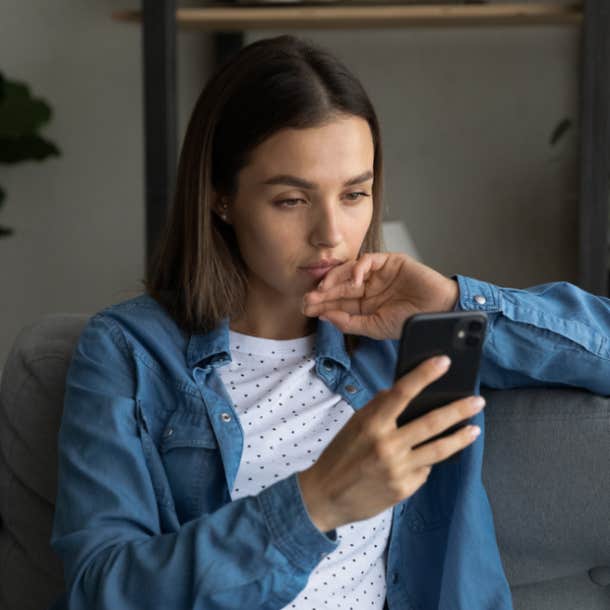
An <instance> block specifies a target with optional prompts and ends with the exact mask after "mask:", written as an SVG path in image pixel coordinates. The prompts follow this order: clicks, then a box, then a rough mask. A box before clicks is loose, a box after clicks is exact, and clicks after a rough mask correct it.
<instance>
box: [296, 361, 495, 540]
mask: <svg viewBox="0 0 610 610" xmlns="http://www.w3.org/2000/svg"><path fill="white" fill-rule="evenodd" d="M441 358H442V357H437V358H430V359H428V360H425V361H424V362H422V363H421V364H420V365H419V366H417V367H416V368H414V369H413V370H412V371H410V372H409V373H407V374H406V375H404V376H403V377H400V378H399V379H398V380H397V381H396V382H395V383H394V385H393V386H392V387H390V388H389V389H387V390H382V391H381V392H379V393H378V394H377V395H376V396H375V397H374V398H373V399H372V400H371V401H370V402H369V403H368V404H366V405H365V406H364V407H363V408H362V409H360V410H359V411H357V412H356V413H355V414H354V415H352V417H351V418H350V419H349V421H348V422H347V423H346V424H345V426H344V427H343V428H342V429H341V430H340V431H339V432H338V433H337V435H336V436H335V437H334V438H333V440H332V441H331V442H330V443H329V444H328V446H327V447H326V448H325V449H324V451H323V452H322V453H321V455H320V457H319V458H318V460H317V461H316V462H315V463H314V464H313V465H312V466H311V467H310V468H308V469H307V470H304V471H302V472H299V473H298V481H299V486H300V488H301V493H302V495H303V500H304V502H305V505H306V507H307V511H308V513H309V516H310V518H311V520H312V521H313V522H314V523H315V525H316V526H317V527H318V529H319V530H320V531H323V532H327V531H330V530H332V529H334V528H336V527H339V526H341V525H344V524H347V523H352V522H353V521H360V520H362V519H369V518H371V517H373V516H375V515H377V514H379V513H380V512H382V511H384V510H385V509H387V508H389V507H390V506H394V504H396V503H398V502H400V501H401V500H404V499H405V498H407V497H409V496H411V495H413V494H414V493H415V492H416V491H417V490H418V489H419V487H421V486H422V485H423V484H424V483H425V482H426V480H427V478H428V475H429V474H430V471H431V470H432V466H433V465H434V464H435V463H437V462H442V461H443V460H445V459H446V458H448V457H449V456H451V455H453V454H454V453H456V452H458V451H460V450H461V449H463V448H464V447H466V446H467V445H469V444H470V443H472V442H473V441H474V440H475V438H476V437H474V436H472V435H471V433H470V432H471V431H470V427H469V426H465V427H463V428H460V429H459V430H457V431H456V432H454V433H453V434H451V435H449V436H447V437H444V438H440V439H438V440H436V441H433V442H429V443H426V444H425V445H422V446H421V447H417V449H413V447H414V446H417V445H419V444H420V443H424V442H425V441H426V440H427V439H430V438H432V437H434V436H436V435H437V434H439V433H441V432H442V431H444V430H446V429H447V428H449V427H451V426H452V425H453V424H455V423H457V422H460V421H462V420H464V419H468V418H470V417H472V416H473V415H474V414H475V413H478V412H479V411H480V410H481V409H482V408H483V406H484V402H483V405H482V406H481V407H478V408H477V407H475V406H474V401H475V400H476V399H481V400H482V397H480V396H477V397H473V396H469V397H467V398H464V399H461V400H456V401H455V402H452V403H449V404H448V405H446V406H444V407H440V408H437V409H434V410H432V411H430V412H429V413H426V415H422V416H421V417H418V418H417V419H415V420H413V421H411V422H409V423H408V424H405V425H404V426H401V427H400V428H399V427H397V425H396V419H397V418H398V416H399V415H400V414H401V413H402V412H403V410H404V409H405V406H406V405H408V403H409V402H410V401H411V400H413V398H414V397H415V396H417V395H418V394H419V393H420V392H421V391H422V390H423V389H424V388H425V387H426V386H428V385H430V384H431V383H432V382H433V381H435V380H436V379H438V378H439V377H442V376H443V375H444V374H445V373H446V372H447V370H448V367H441V368H439V366H438V364H437V363H438V362H439V360H441Z"/></svg>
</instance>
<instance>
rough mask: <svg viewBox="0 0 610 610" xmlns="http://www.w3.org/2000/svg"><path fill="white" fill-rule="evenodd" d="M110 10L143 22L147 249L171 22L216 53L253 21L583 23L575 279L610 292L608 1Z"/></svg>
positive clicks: (168, 0)
mask: <svg viewBox="0 0 610 610" xmlns="http://www.w3.org/2000/svg"><path fill="white" fill-rule="evenodd" d="M113 19H115V20H117V21H124V22H140V23H142V26H143V51H144V104H145V124H146V126H145V138H146V238H147V241H146V253H147V262H150V256H151V254H152V249H153V246H154V244H155V242H156V240H157V238H158V235H159V233H160V229H161V227H162V225H163V222H164V220H165V210H166V208H167V205H168V202H169V201H170V198H171V195H172V192H173V188H174V182H175V173H176V159H177V153H176V151H177V145H176V117H175V114H176V112H175V110H176V100H175V97H176V91H175V74H176V40H175V37H176V27H177V26H179V27H184V28H191V29H200V30H203V31H212V32H215V33H216V34H215V36H214V40H215V49H216V62H217V63H221V62H222V61H224V59H225V58H227V57H228V56H230V55H231V54H233V53H234V52H235V51H237V50H238V49H239V48H240V47H241V46H242V44H243V31H245V30H249V29H278V30H289V29H298V28H307V29H377V28H409V27H443V28H447V27H464V26H468V27H486V26H498V25H502V26H518V27H525V26H533V25H538V26H540V25H548V26H564V27H578V28H582V34H583V35H582V58H581V59H582V61H581V65H582V73H581V111H580V125H581V131H582V133H581V136H582V137H581V143H582V144H581V199H580V217H579V219H580V226H579V277H578V284H579V285H580V286H581V288H584V289H585V290H588V291H590V292H593V293H595V294H602V295H608V294H609V293H608V287H609V284H610V281H609V279H610V278H609V271H608V264H607V259H608V235H607V226H608V175H609V172H608V143H609V140H610V137H609V136H610V134H609V133H608V128H609V125H610V121H609V120H608V119H609V110H610V109H609V104H610V95H609V93H610V74H609V70H610V61H609V58H610V2H608V0H585V1H584V2H580V3H571V4H557V3H549V2H546V3H544V2H538V3H527V4H520V3H516V2H510V3H509V2H506V3H494V4H465V5H449V4H448V5H428V6H425V5H419V6H417V5H412V4H411V5H404V4H397V3H391V2H389V3H383V2H379V3H374V2H373V3H371V4H369V5H365V4H362V3H358V2H354V3H329V4H321V3H317V4H309V5H304V4H299V5H295V4H289V5H281V6H278V5H273V6H270V5H261V6H240V5H239V4H234V5H224V6H221V5H208V6H204V7H201V8H178V9H177V8H176V0H142V10H141V11H119V12H115V13H113Z"/></svg>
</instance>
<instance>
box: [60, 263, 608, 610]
mask: <svg viewBox="0 0 610 610" xmlns="http://www.w3.org/2000/svg"><path fill="white" fill-rule="evenodd" d="M453 277H454V278H455V279H456V280H457V282H458V284H459V288H460V299H459V303H458V305H457V306H456V309H463V310H480V311H485V312H486V313H487V314H488V317H489V329H488V335H487V338H486V341H485V344H484V347H483V360H482V367H481V374H480V379H479V382H478V384H477V392H478V391H479V387H480V385H483V386H487V387H491V388H511V387H525V386H537V385H541V386H542V385H544V386H558V387H559V386H563V387H568V386H575V387H582V388H586V389H588V390H590V391H592V392H595V393H598V394H601V395H604V396H607V395H610V346H609V344H608V335H609V334H610V299H607V298H603V297H598V296H594V295H591V294H588V293H586V292H584V291H582V290H580V289H579V288H577V287H576V286H574V285H572V284H569V283H566V282H557V283H550V284H543V285H540V286H534V287H532V288H529V289H525V290H519V289H511V288H503V287H499V286H495V285H492V284H490V283H486V282H482V281H478V280H475V279H472V278H467V277H464V276H461V275H457V276H453ZM482 297H483V298H482ZM397 347H398V341H397V340H384V341H378V340H373V339H369V338H366V337H363V338H362V342H361V345H360V346H359V348H358V350H357V351H356V352H355V353H354V354H353V355H352V357H351V358H350V357H349V355H348V354H347V353H346V351H345V349H344V344H343V335H342V333H341V332H340V331H339V330H338V329H337V328H335V327H334V326H333V325H332V324H331V323H329V322H325V321H318V327H317V335H316V368H315V371H316V374H317V375H318V376H319V377H320V379H322V380H323V382H324V383H325V384H326V385H327V386H328V387H329V388H330V389H331V390H332V391H334V392H337V393H338V394H340V395H341V396H342V397H343V398H344V399H345V400H346V401H347V402H348V403H349V404H350V405H351V406H352V408H353V409H354V410H355V411H357V410H359V409H361V408H362V407H364V406H365V405H366V404H367V403H368V402H369V401H370V400H371V398H372V397H373V396H374V395H375V394H376V393H377V392H378V391H379V390H381V389H384V388H387V387H389V386H390V385H392V383H393V373H394V369H395V363H396V354H397ZM230 361H231V354H230V351H229V336H228V320H226V319H225V320H224V321H223V322H222V323H221V324H220V325H219V326H218V327H217V328H216V329H214V330H213V331H211V332H209V333H207V334H194V335H191V336H189V335H187V334H186V333H184V332H182V331H181V330H179V328H178V327H177V326H176V324H175V323H174V322H173V320H172V319H171V318H170V317H169V316H168V314H167V312H166V311H165V310H164V309H163V308H162V307H161V306H160V305H159V304H158V303H157V302H155V301H154V300H153V299H152V298H151V297H149V296H148V295H141V296H138V297H136V298H133V299H130V300H128V301H124V302H122V303H118V304H116V305H112V306H110V307H107V308H106V309H104V310H102V311H101V312H99V313H97V314H95V315H94V316H93V317H92V318H91V319H90V320H89V322H88V324H87V326H86V327H85V329H84V331H83V333H82V334H81V336H80V338H79V340H78V343H77V346H76V349H75V352H74V355H73V358H72V361H71V363H70V367H69V369H68V375H67V380H66V381H67V383H66V393H65V399H64V412H63V417H62V422H61V428H60V433H59V473H58V493H57V501H56V510H55V520H54V525H53V532H52V538H51V544H52V547H53V549H54V550H55V551H56V552H57V553H58V555H59V556H60V557H61V559H62V561H63V564H64V570H65V578H66V583H67V593H66V595H65V596H64V597H63V598H62V599H60V600H57V602H56V603H55V605H54V606H53V610H62V609H64V610H65V609H68V608H69V609H70V610H89V609H91V608H96V610H141V609H142V608H147V609H149V610H154V609H160V610H161V609H162V610H167V609H169V608H171V609H172V610H187V609H188V610H192V609H198V610H221V609H222V610H227V609H230V608H235V609H238V608H239V609H240V610H241V609H243V608H248V609H252V610H254V609H258V610H272V609H280V608H283V607H284V606H286V605H288V604H289V602H290V601H291V600H292V599H294V598H295V597H296V596H297V594H298V593H299V592H300V591H301V590H302V589H303V588H304V587H305V585H306V584H307V579H308V577H309V574H310V573H311V572H312V571H313V569H314V568H315V566H316V565H317V564H318V563H319V562H320V561H321V560H322V558H323V557H325V555H327V554H328V553H330V552H331V551H333V550H334V549H335V548H337V546H338V545H339V543H338V541H337V533H336V530H332V531H329V532H321V531H319V530H318V529H317V527H316V526H315V525H314V524H313V522H312V521H311V520H310V518H309V515H308V513H307V510H306V507H305V504H304V502H303V497H302V495H301V491H300V488H299V485H298V480H297V478H296V475H297V473H293V474H292V475H291V476H289V477H287V478H285V479H283V480H280V481H278V482H277V483H275V484H273V485H271V486H269V487H267V488H265V489H264V490H263V491H261V492H260V493H258V494H257V495H256V496H247V497H243V498H240V499H238V500H235V501H231V499H230V495H229V489H230V488H231V487H232V485H233V481H234V480H235V476H236V474H237V470H238V467H239V463H240V457H241V453H242V447H243V439H244V435H243V430H242V428H241V425H240V422H239V418H238V416H237V414H236V412H235V410H234V409H233V407H232V402H231V400H230V398H229V396H228V394H227V392H226V390H225V388H224V386H223V384H222V381H221V379H220V376H219V375H218V372H217V368H218V367H220V366H224V365H226V364H227V363H228V362H230ZM472 420H473V423H476V424H478V425H479V426H481V429H482V434H481V436H480V437H479V438H478V439H477V441H475V442H474V443H473V444H471V445H470V446H468V447H467V448H466V449H464V450H463V451H461V452H459V453H458V454H456V456H455V457H456V459H450V460H446V461H444V462H442V463H439V464H435V466H434V467H433V469H432V471H431V473H430V475H429V477H428V480H427V481H426V483H425V484H424V485H423V486H422V487H420V488H419V489H418V490H417V492H416V493H415V494H413V495H412V496H411V497H409V498H407V499H406V500H404V501H402V502H399V503H398V504H397V505H396V506H395V507H394V509H393V517H392V529H391V533H390V539H389V542H388V545H389V547H388V559H387V604H388V608H389V609H391V610H399V609H400V610H433V609H434V610H435V609H439V610H510V609H511V608H512V601H511V595H510V589H509V586H508V582H507V580H506V577H505V574H504V571H503V568H502V564H501V561H500V556H499V551H498V548H497V544H496V537H495V530H494V523H493V519H492V512H491V509H490V505H489V502H488V498H487V494H486V492H485V489H484V488H483V485H482V482H481V466H482V456H483V448H484V438H485V434H484V432H485V421H484V411H483V412H481V413H479V414H477V415H476V416H474V417H473V418H472Z"/></svg>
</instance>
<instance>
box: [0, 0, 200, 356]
mask: <svg viewBox="0 0 610 610" xmlns="http://www.w3.org/2000/svg"><path fill="white" fill-rule="evenodd" d="M138 5H139V3H134V2H133V0H131V1H130V2H125V1H121V0H111V1H109V0H90V1H89V2H82V1H79V0H54V2H46V1H45V0H30V1H29V2H0V70H2V71H3V72H4V74H5V75H6V76H7V77H9V78H12V79H15V80H24V81H26V82H27V83H28V84H29V85H30V86H31V89H32V91H33V93H34V94H35V95H39V96H41V97H44V98H45V99H46V100H47V101H48V102H49V103H50V104H51V106H52V108H53V111H54V116H53V118H52V120H51V122H50V123H49V124H48V126H47V127H45V128H44V130H43V133H44V134H45V135H46V136H47V137H48V138H49V139H51V140H52V141H53V142H55V143H56V144H57V146H58V147H59V148H60V149H61V152H62V155H61V157H51V158H49V159H47V160H46V161H45V162H43V163H40V164H39V163H37V162H27V163H21V164H18V165H15V166H1V168H2V173H1V174H0V184H2V186H3V187H4V189H5V190H6V191H7V195H8V196H7V199H6V201H5V205H4V206H3V208H2V209H1V210H0V224H2V225H7V226H10V227H12V228H13V229H14V231H15V233H14V234H13V235H12V236H11V237H8V238H3V239H0V278H1V281H2V284H1V287H0V295H1V296H0V316H1V319H2V321H1V322H0V367H2V365H3V363H4V361H5V358H6V356H7V354H8V351H9V349H10V346H11V344H12V342H13V340H14V337H15V336H16V334H17V332H18V331H19V329H20V328H22V327H23V326H25V325H26V324H28V323H30V322H33V321H35V320H36V319H38V318H39V317H40V316H41V315H44V314H45V313H54V312H83V313H85V312H89V313H93V312H95V311H97V310H99V309H101V308H102V307H104V306H105V305H107V304H110V303H113V302H117V301H119V300H123V299H124V298H129V297H130V296H133V295H134V294H136V293H138V292H140V291H141V284H140V280H141V279H143V275H144V235H145V230H144V200H143V198H144V184H143V181H144V155H143V114H142V53H141V33H140V28H139V26H138V25H136V24H127V23H119V22H116V21H113V20H112V19H111V13H112V12H113V11H115V10H120V9H125V8H138ZM209 46H210V37H209V36H207V35H202V34H201V33H195V32H187V31H184V32H181V33H180V34H179V36H178V54H179V61H178V65H179V70H178V102H179V114H178V119H179V128H180V134H182V133H183V132H184V129H185V127H186V121H187V120H188V116H189V114H190V111H191V108H192V106H193V104H194V102H195V99H196V97H197V95H198V94H199V91H200V89H201V87H202V86H203V84H204V83H205V80H206V79H207V76H208V74H209V69H208V67H207V63H208V62H207V60H206V58H207V57H209V55H210V51H209V48H208V47H209Z"/></svg>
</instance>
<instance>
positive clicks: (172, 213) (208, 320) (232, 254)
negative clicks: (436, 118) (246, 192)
mask: <svg viewBox="0 0 610 610" xmlns="http://www.w3.org/2000/svg"><path fill="white" fill-rule="evenodd" d="M340 115H354V116H358V117H361V118H363V119H365V120H366V121H367V122H368V124H369V127H370V130H371V134H372V138H373V144H374V182H373V192H372V195H373V215H372V220H371V224H370V226H369V229H368V231H367V233H366V235H365V238H364V240H363V244H362V247H361V249H360V253H359V255H361V254H363V253H365V252H378V251H379V250H380V245H381V234H380V233H381V229H380V227H381V217H382V189H383V185H382V179H383V172H382V170H383V162H382V153H381V135H380V128H379V122H378V120H377V116H376V114H375V111H374V109H373V105H372V103H371V101H370V100H369V97H368V95H367V93H366V92H365V90H364V88H363V86H362V84H361V83H360V81H359V80H358V78H357V77H356V76H355V75H354V74H352V73H351V72H350V71H349V70H348V69H347V67H346V66H345V65H343V63H341V62H340V61H339V60H338V59H337V58H336V57H334V56H333V55H332V54H331V53H330V52H328V51H327V50H325V49H322V48H320V47H319V46H317V45H314V44H313V43H311V42H309V41H306V40H303V39H300V38H297V37H295V36H289V35H283V36H277V37H275V38H267V39H263V40H259V41H256V42H254V43H252V44H250V45H248V46H246V47H243V48H242V49H241V50H240V51H239V52H238V53H237V54H235V55H234V56H232V57H231V58H229V59H228V60H227V61H225V63H224V64H223V65H222V66H221V67H220V69H219V70H218V72H216V73H215V74H214V76H213V77H212V78H211V79H210V80H209V81H208V83H207V84H206V85H205V87H204V89H203V91H202V92H201V94H200V95H199V98H198V100H197V102H196V104H195V107H194V110H193V113H192V115H191V117H190V121H189V124H188V127H187V130H186V134H185V137H184V143H183V145H182V150H181V152H180V159H179V164H178V173H177V181H176V190H175V196H174V200H173V203H172V205H171V206H170V208H169V211H168V215H167V219H166V223H165V225H164V228H163V231H162V233H161V236H160V239H159V241H158V243H157V244H156V248H155V250H154V252H153V256H152V260H151V265H150V267H149V269H147V278H146V279H145V280H144V282H143V283H144V286H145V290H146V292H147V293H148V294H149V295H150V296H152V297H153V298H154V299H155V300H156V301H158V302H159V303H160V304H161V305H162V306H163V307H165V309H166V310H167V311H168V312H169V313H170V315H171V316H172V318H173V319H174V320H175V321H176V323H177V324H178V325H179V327H180V328H181V329H182V330H184V331H185V332H188V333H189V334H190V333H200V332H209V331H210V330H212V329H213V328H215V327H216V326H217V324H218V323H219V322H220V321H221V320H222V319H223V318H224V317H226V316H229V318H230V319H231V318H234V317H240V316H241V315H242V313H243V310H244V306H245V303H246V292H247V268H246V265H245V263H244V261H243V259H242V257H241V254H240V252H239V248H238V244H237V241H236V237H235V233H234V231H233V228H232V227H231V225H229V224H226V223H224V222H222V221H221V220H220V218H218V216H217V214H216V213H214V212H213V203H214V199H215V197H214V193H215V194H216V196H218V197H219V196H229V197H233V196H234V195H235V194H236V191H237V185H238V173H239V172H240V170H241V169H242V168H244V167H245V166H246V165H247V164H248V161H249V155H250V153H251V151H253V149H254V148H255V147H256V146H258V145H259V144H261V143H262V142H263V141H264V140H265V139H267V138H269V137H270V136H272V135H273V134H274V133H276V132H277V131H279V130H281V129H284V128H294V129H305V128H309V127H318V126H321V125H323V124H325V123H327V122H328V121H329V120H331V119H332V118H334V117H338V116H340ZM344 339H345V346H346V350H347V351H348V353H350V354H351V353H353V350H354V349H355V348H356V346H357V344H358V336H357V335H349V334H345V335H344Z"/></svg>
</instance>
